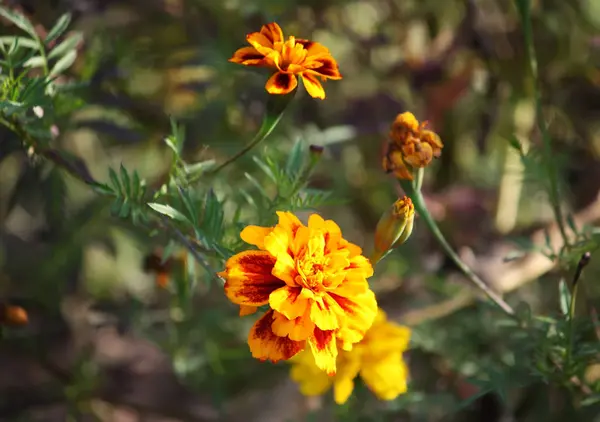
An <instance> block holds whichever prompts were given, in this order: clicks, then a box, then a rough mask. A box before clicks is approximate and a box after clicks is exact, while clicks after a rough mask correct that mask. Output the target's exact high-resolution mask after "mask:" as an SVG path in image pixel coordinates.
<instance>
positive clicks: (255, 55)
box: [229, 47, 265, 66]
mask: <svg viewBox="0 0 600 422" xmlns="http://www.w3.org/2000/svg"><path fill="white" fill-rule="evenodd" d="M264 58H265V55H264V54H261V53H259V52H258V50H257V49H256V48H254V47H242V48H240V49H238V50H237V51H236V52H235V53H233V57H232V58H230V59H229V61H230V62H232V63H239V64H243V65H246V66H262V65H263V64H264Z"/></svg>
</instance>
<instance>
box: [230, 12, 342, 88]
mask: <svg viewBox="0 0 600 422" xmlns="http://www.w3.org/2000/svg"><path fill="white" fill-rule="evenodd" d="M246 40H247V41H248V43H249V44H250V45H251V47H242V48H240V49H239V50H237V51H236V52H235V53H234V54H233V57H232V58H230V59H229V61H230V62H233V63H238V64H242V65H245V66H255V67H267V68H271V69H273V70H275V73H274V74H273V75H272V76H271V77H270V78H269V80H268V81H267V84H266V86H265V87H266V89H267V92H269V93H270V94H288V93H290V92H292V91H293V90H294V89H296V87H297V86H298V79H297V77H298V76H299V77H301V78H302V82H303V83H304V87H305V88H306V91H307V92H308V93H309V95H310V96H311V97H313V98H320V99H324V98H325V90H324V89H323V85H322V84H321V81H325V80H326V79H342V75H341V74H340V71H339V69H338V64H337V62H336V61H335V59H334V58H333V57H332V56H331V53H330V52H329V50H328V49H327V48H326V47H325V46H323V45H322V44H319V43H318V42H314V41H309V40H306V39H301V38H296V37H294V36H290V37H288V39H287V40H285V39H284V36H283V31H282V30H281V28H280V27H279V25H278V24H277V23H275V22H273V23H269V24H267V25H264V26H263V27H262V28H261V30H260V32H253V33H251V34H248V35H247V36H246ZM319 79H320V80H319Z"/></svg>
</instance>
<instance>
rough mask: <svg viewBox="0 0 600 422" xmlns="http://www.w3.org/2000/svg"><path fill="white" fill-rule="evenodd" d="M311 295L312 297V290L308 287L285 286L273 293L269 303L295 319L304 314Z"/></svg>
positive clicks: (278, 310) (273, 307)
mask: <svg viewBox="0 0 600 422" xmlns="http://www.w3.org/2000/svg"><path fill="white" fill-rule="evenodd" d="M310 297H312V292H311V291H310V290H308V289H303V288H302V287H290V286H284V287H281V288H280V289H277V290H275V291H274V292H272V293H271V295H270V296H269V305H270V306H271V308H272V309H274V310H276V311H277V312H279V313H281V314H283V315H285V316H286V317H287V318H289V319H294V318H297V317H299V316H301V315H304V313H305V312H306V309H307V308H308V306H309V298H310Z"/></svg>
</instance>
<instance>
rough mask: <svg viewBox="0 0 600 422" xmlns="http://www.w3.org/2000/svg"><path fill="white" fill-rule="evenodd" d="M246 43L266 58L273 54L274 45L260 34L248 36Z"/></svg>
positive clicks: (254, 33) (255, 33)
mask: <svg viewBox="0 0 600 422" xmlns="http://www.w3.org/2000/svg"><path fill="white" fill-rule="evenodd" d="M246 41H248V43H249V44H250V45H251V46H252V47H254V48H256V50H257V51H258V52H259V53H261V54H262V55H264V56H266V55H268V54H271V53H272V52H273V43H272V42H271V41H270V40H269V39H268V38H267V37H265V36H264V35H263V34H261V33H260V32H253V33H252V34H248V35H247V36H246Z"/></svg>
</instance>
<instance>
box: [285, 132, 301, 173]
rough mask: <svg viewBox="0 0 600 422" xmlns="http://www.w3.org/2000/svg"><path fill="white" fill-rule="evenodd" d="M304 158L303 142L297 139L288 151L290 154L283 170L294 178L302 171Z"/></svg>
mask: <svg viewBox="0 0 600 422" xmlns="http://www.w3.org/2000/svg"><path fill="white" fill-rule="evenodd" d="M304 158H305V151H304V148H303V143H302V141H300V140H297V141H296V143H295V144H294V147H293V148H292V150H291V151H290V155H289V156H288V159H287V163H286V165H285V171H286V173H287V174H288V175H289V176H290V177H292V178H294V179H295V178H297V177H298V176H299V175H300V174H301V173H302V170H303V167H304Z"/></svg>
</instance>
